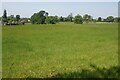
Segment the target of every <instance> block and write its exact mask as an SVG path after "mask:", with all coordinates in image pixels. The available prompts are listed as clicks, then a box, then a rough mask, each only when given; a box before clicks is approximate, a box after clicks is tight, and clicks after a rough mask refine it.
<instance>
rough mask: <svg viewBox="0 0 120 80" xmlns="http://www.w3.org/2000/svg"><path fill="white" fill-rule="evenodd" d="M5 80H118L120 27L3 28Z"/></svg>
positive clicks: (59, 24)
mask: <svg viewBox="0 0 120 80" xmlns="http://www.w3.org/2000/svg"><path fill="white" fill-rule="evenodd" d="M2 61H3V63H2V70H3V71H2V76H3V78H12V77H13V78H38V77H39V78H51V77H65V78H71V77H79V78H89V77H116V76H117V70H116V66H117V64H118V25H117V24H115V23H113V24H108V23H104V24H102V23H99V24H95V23H94V24H90V23H89V24H74V23H58V24H42V25H37V24H36V25H32V24H26V25H18V26H4V27H2Z"/></svg>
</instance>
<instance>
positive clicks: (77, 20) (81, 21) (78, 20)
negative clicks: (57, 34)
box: [74, 14, 83, 24]
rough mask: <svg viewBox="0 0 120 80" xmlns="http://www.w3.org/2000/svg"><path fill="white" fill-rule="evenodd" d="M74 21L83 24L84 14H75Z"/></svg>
mask: <svg viewBox="0 0 120 80" xmlns="http://www.w3.org/2000/svg"><path fill="white" fill-rule="evenodd" d="M74 23H76V24H82V23H83V19H82V16H80V15H79V14H78V15H77V16H75V18H74Z"/></svg>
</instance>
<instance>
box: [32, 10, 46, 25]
mask: <svg viewBox="0 0 120 80" xmlns="http://www.w3.org/2000/svg"><path fill="white" fill-rule="evenodd" d="M47 16H48V13H46V12H45V11H43V10H41V11H40V12H38V13H34V14H33V15H32V16H31V23H32V24H45V19H46V17H47Z"/></svg>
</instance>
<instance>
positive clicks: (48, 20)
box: [1, 10, 120, 25]
mask: <svg viewBox="0 0 120 80" xmlns="http://www.w3.org/2000/svg"><path fill="white" fill-rule="evenodd" d="M1 18H2V24H3V25H19V24H25V23H28V22H31V23H32V24H56V23H59V22H74V23H75V24H83V23H90V22H117V23H118V22H120V17H113V16H108V17H107V18H102V17H98V18H97V19H94V18H93V17H92V16H91V15H89V14H85V15H83V16H81V15H80V14H77V15H76V16H73V14H72V13H70V14H69V15H68V16H67V17H63V16H61V17H58V16H49V13H48V12H46V11H44V10H41V11H39V12H37V13H34V14H33V15H32V16H31V18H20V15H16V16H15V17H14V15H10V16H7V11H6V10H4V12H3V16H2V17H1Z"/></svg>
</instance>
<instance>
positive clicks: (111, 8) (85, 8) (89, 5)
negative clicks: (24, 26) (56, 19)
mask: <svg viewBox="0 0 120 80" xmlns="http://www.w3.org/2000/svg"><path fill="white" fill-rule="evenodd" d="M4 9H6V10H7V15H8V16H9V15H18V14H19V15H20V16H21V17H31V15H32V14H33V13H36V12H39V11H40V10H45V11H47V12H48V13H49V15H51V16H55V15H57V16H68V15H69V14H70V13H72V14H73V16H75V15H77V14H80V15H82V16H83V15H84V14H90V15H92V16H93V17H94V18H97V17H103V18H106V17H107V16H114V17H116V16H118V2H14V1H13V2H2V11H1V13H0V16H2V15H3V11H4Z"/></svg>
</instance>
